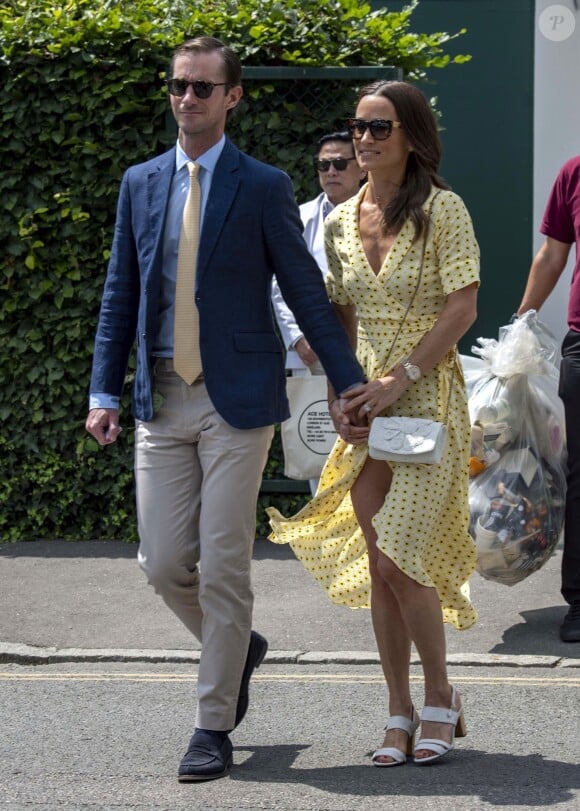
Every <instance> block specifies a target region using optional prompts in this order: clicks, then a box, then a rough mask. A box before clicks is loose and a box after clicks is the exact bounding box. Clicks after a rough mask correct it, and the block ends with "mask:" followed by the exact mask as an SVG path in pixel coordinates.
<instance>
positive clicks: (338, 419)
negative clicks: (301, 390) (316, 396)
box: [328, 395, 369, 445]
mask: <svg viewBox="0 0 580 811" xmlns="http://www.w3.org/2000/svg"><path fill="white" fill-rule="evenodd" d="M347 403H348V400H346V399H345V397H344V395H343V396H342V397H335V399H334V400H331V401H330V404H329V406H328V410H329V411H330V416H331V417H332V422H333V423H334V427H335V428H336V432H337V434H338V435H339V437H341V439H344V441H345V442H350V444H351V445H365V444H366V442H367V439H368V435H369V425H368V422H367V420H366V417H364V418H363V419H359V418H358V416H357V415H356V414H355V413H352V414H347V413H346V411H345V408H346V405H347Z"/></svg>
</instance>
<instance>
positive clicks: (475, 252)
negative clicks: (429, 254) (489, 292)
mask: <svg viewBox="0 0 580 811" xmlns="http://www.w3.org/2000/svg"><path fill="white" fill-rule="evenodd" d="M433 220H434V231H433V240H434V243H435V250H436V252H437V259H438V264H439V275H440V277H441V284H442V287H443V292H444V293H445V295H449V293H454V292H455V291H456V290H461V289H462V288H463V287H467V286H468V285H470V284H473V283H474V282H477V285H478V286H479V245H478V244H477V240H476V238H475V233H474V231H473V223H472V221H471V217H470V216H469V212H468V211H467V208H466V207H465V203H464V202H463V200H462V199H461V197H459V196H458V195H457V194H454V193H453V192H442V193H441V194H440V195H439V198H438V199H437V200H436V201H435V206H434V210H433Z"/></svg>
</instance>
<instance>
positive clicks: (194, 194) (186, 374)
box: [173, 161, 202, 385]
mask: <svg viewBox="0 0 580 811" xmlns="http://www.w3.org/2000/svg"><path fill="white" fill-rule="evenodd" d="M187 169H188V171H189V192H188V194H187V199H186V201H185V206H184V209H183V222H182V224H181V234H180V236H179V250H178V254H177V277H176V280H175V321H174V327H173V365H174V368H175V371H176V372H177V374H178V375H179V376H180V377H182V378H183V380H185V382H186V383H187V384H188V385H191V384H192V383H193V381H194V380H195V379H196V378H197V377H199V375H200V374H201V370H202V367H201V356H200V352H199V313H198V310H197V304H196V303H195V270H196V265H197V250H198V247H199V218H200V212H201V189H200V185H199V180H198V179H197V178H198V174H199V166H198V165H197V164H196V163H193V161H189V162H188V163H187Z"/></svg>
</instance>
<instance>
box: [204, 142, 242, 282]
mask: <svg viewBox="0 0 580 811" xmlns="http://www.w3.org/2000/svg"><path fill="white" fill-rule="evenodd" d="M239 169H240V156H239V152H238V150H237V148H236V147H235V146H234V145H233V144H232V143H231V141H229V140H227V139H226V143H225V146H224V148H223V150H222V154H221V155H220V157H219V160H218V162H217V164H216V167H215V172H214V176H213V178H212V183H211V189H210V192H209V196H208V198H207V203H206V207H205V213H204V218H203V227H202V230H201V235H200V241H199V252H198V256H197V278H198V282H199V278H200V276H201V274H202V273H203V272H204V270H205V269H206V267H207V265H208V263H209V260H210V258H211V255H212V253H213V251H214V249H215V246H216V244H217V242H218V240H219V237H220V233H221V231H222V228H223V226H224V222H225V221H226V217H227V216H228V213H229V211H230V208H231V207H232V204H233V202H234V199H235V197H236V194H237V191H238V186H239V185H240V172H239Z"/></svg>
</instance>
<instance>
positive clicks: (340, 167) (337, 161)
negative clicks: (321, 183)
mask: <svg viewBox="0 0 580 811" xmlns="http://www.w3.org/2000/svg"><path fill="white" fill-rule="evenodd" d="M354 159H355V158H354V155H353V156H352V158H332V159H331V160H325V159H324V158H321V159H320V160H319V159H318V158H314V166H315V167H316V169H317V170H318V171H319V172H328V170H329V169H330V166H331V165H332V166H334V168H335V169H336V171H337V172H344V170H345V169H346V167H347V166H348V162H349V161H353V160H354Z"/></svg>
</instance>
